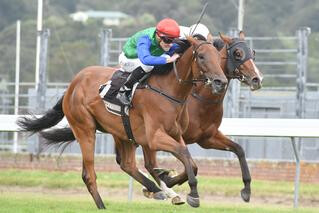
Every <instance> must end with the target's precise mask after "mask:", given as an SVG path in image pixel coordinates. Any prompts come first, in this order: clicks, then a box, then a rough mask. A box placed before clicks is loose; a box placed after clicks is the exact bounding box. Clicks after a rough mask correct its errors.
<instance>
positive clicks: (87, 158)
mask: <svg viewBox="0 0 319 213" xmlns="http://www.w3.org/2000/svg"><path fill="white" fill-rule="evenodd" d="M73 132H74V133H75V135H76V139H77V141H78V142H79V144H80V147H81V151H82V157H83V170H82V179H83V181H84V183H85V185H86V187H87V189H88V191H89V192H90V194H91V195H92V197H93V199H94V201H95V204H96V206H97V207H98V208H99V209H105V206H104V203H103V201H102V199H101V196H100V194H99V192H98V190H97V185H96V174H95V170H94V150H95V149H94V147H95V132H94V131H88V130H87V129H85V130H80V129H78V128H73Z"/></svg>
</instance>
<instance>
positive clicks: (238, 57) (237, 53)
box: [234, 49, 244, 61]
mask: <svg viewBox="0 0 319 213" xmlns="http://www.w3.org/2000/svg"><path fill="white" fill-rule="evenodd" d="M243 56H244V54H243V52H242V51H241V50H239V49H237V50H236V51H235V52H234V58H235V60H237V61H240V60H242V59H243Z"/></svg>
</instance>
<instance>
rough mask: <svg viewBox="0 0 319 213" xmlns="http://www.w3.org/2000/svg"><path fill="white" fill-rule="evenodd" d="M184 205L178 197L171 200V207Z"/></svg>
mask: <svg viewBox="0 0 319 213" xmlns="http://www.w3.org/2000/svg"><path fill="white" fill-rule="evenodd" d="M184 203H185V201H184V200H183V199H182V198H181V197H180V196H178V195H177V196H175V197H173V198H172V204H173V205H182V204H184Z"/></svg>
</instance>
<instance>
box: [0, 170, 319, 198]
mask: <svg viewBox="0 0 319 213" xmlns="http://www.w3.org/2000/svg"><path fill="white" fill-rule="evenodd" d="M97 176H98V179H97V182H98V187H105V188H114V189H115V188H122V189H124V188H127V186H128V181H129V176H128V175H126V174H125V173H117V172H112V173H107V172H98V173H97ZM134 184H135V185H136V187H137V188H139V186H140V184H139V183H137V182H135V183H134ZM0 185H3V186H21V187H43V188H49V189H50V188H52V189H83V188H85V185H84V183H83V181H82V178H81V172H80V171H79V172H76V171H72V172H62V171H46V170H14V169H9V170H0ZM136 187H135V188H136ZM242 187H243V183H242V181H241V179H240V178H233V177H203V176H200V177H198V189H199V193H206V194H210V195H216V194H217V195H219V194H222V195H225V196H237V195H238V193H239V191H240V190H241V188H242ZM251 187H252V194H253V195H254V196H288V197H289V196H290V197H293V191H294V183H293V182H283V181H262V180H253V182H252V184H251ZM174 189H175V190H176V191H186V192H187V191H188V190H189V187H188V185H187V184H184V185H182V186H178V187H175V188H174ZM300 197H301V198H318V197H319V184H315V183H301V184H300Z"/></svg>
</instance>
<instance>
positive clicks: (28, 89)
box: [0, 0, 319, 161]
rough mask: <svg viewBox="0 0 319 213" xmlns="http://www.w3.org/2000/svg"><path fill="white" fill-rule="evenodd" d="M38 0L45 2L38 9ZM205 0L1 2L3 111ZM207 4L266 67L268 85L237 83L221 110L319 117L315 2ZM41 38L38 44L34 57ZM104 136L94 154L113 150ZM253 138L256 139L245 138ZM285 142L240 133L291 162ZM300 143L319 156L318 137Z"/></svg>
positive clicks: (45, 96) (43, 101)
mask: <svg viewBox="0 0 319 213" xmlns="http://www.w3.org/2000/svg"><path fill="white" fill-rule="evenodd" d="M39 2H42V7H38V6H39V4H38V3H39ZM205 3H206V1H194V0H181V1H169V0H163V1H161V2H159V1H155V0H148V1H137V0H122V1H118V0H108V1H105V0H94V1H92V0H68V1H64V0H54V1H53V0H43V1H35V0H0V55H1V58H0V93H1V96H0V113H1V114H14V113H15V114H25V113H28V112H33V113H41V112H44V111H45V110H46V109H48V108H50V107H51V106H52V105H53V104H54V103H55V102H56V100H57V98H58V97H60V96H61V94H62V93H63V91H64V90H65V88H66V87H67V85H68V82H70V81H71V79H72V78H73V76H74V75H75V74H76V73H77V72H79V71H80V70H81V69H82V68H84V67H86V66H89V65H97V64H100V65H108V66H114V65H116V64H117V58H118V55H119V53H120V52H121V49H122V46H123V44H124V43H125V41H126V39H127V37H129V36H130V35H132V34H134V33H135V32H136V31H138V30H140V29H143V28H146V27H150V26H155V25H156V23H157V21H159V20H161V19H162V18H164V17H171V18H174V19H176V20H177V21H178V23H179V24H180V25H184V26H190V25H192V24H194V23H195V22H196V21H197V20H198V17H199V14H200V12H201V10H202V8H203V5H204V4H205ZM208 3H209V4H208V7H207V8H206V12H205V14H204V16H203V19H202V23H204V24H205V25H207V26H208V28H209V29H210V31H211V32H212V34H213V35H214V36H215V37H217V36H218V32H222V33H226V34H229V35H231V36H237V33H238V30H239V29H243V30H244V32H245V34H246V41H247V42H248V44H249V45H250V47H251V48H252V49H254V50H255V51H256V65H257V66H258V68H259V69H260V70H261V72H262V73H263V74H264V81H263V88H262V89H260V90H258V91H255V92H251V91H250V90H249V88H248V87H246V86H244V85H240V83H239V82H238V81H233V83H232V85H231V87H230V89H229V91H228V94H227V97H226V99H225V101H224V104H225V113H224V116H225V117H259V118H297V117H298V118H318V117H319V92H318V91H319V72H318V66H319V60H318V58H319V51H318V39H319V33H318V31H319V23H318V22H317V21H316V20H318V19H319V1H316V0H282V1H278V2H277V1H269V0H259V1H253V0H245V1H242V0H238V1H237V0H211V1H208ZM39 8H41V10H39ZM39 12H41V13H42V16H41V15H39ZM39 17H41V18H40V19H41V21H42V23H41V24H40V26H39ZM37 20H38V22H37ZM18 25H19V27H20V28H19V29H20V30H19V33H18V27H17V26H18ZM18 34H19V35H18ZM17 40H19V44H18V43H17ZM38 41H41V44H42V45H41V48H39V49H38V55H37V42H38ZM17 45H19V52H17V51H18V50H17V48H16V47H17ZM17 58H19V70H18V71H17V60H16V59H17ZM37 63H38V65H37ZM17 72H18V73H19V74H18V73H17ZM17 75H19V79H18V81H17ZM36 88H38V89H36ZM17 90H18V91H17ZM19 137H20V138H21V140H19V146H18V151H22V152H25V151H27V150H28V149H29V151H32V150H33V151H32V152H34V151H35V150H36V149H37V148H36V145H30V144H33V142H32V141H34V139H33V138H31V139H25V137H22V136H19ZM98 137H99V138H98V140H99V141H100V140H101V141H102V142H99V143H97V152H98V153H104V154H110V153H111V154H112V153H113V145H112V142H110V143H109V142H107V141H110V140H111V141H112V138H111V137H109V136H107V135H106V136H105V135H103V136H98ZM100 137H101V138H100ZM0 138H1V143H0V149H2V150H11V149H12V140H14V138H13V134H12V133H7V132H4V133H0ZM30 140H31V142H30ZM249 140H253V141H256V140H257V141H260V143H249ZM287 140H288V141H289V140H290V139H284V138H277V139H269V138H238V140H237V141H238V142H240V143H241V145H242V146H243V147H244V149H245V150H246V153H247V157H248V158H253V159H256V158H257V159H260V158H261V159H279V160H291V159H293V154H292V152H291V147H290V144H289V143H286V141H287ZM303 140H310V139H303ZM28 141H29V142H28ZM34 143H35V142H34ZM266 144H267V146H266ZM278 144H279V145H278ZM300 149H302V155H303V158H304V159H305V160H311V161H313V160H314V161H318V160H319V145H318V143H316V140H314V139H311V141H310V142H309V143H304V145H303V146H302V147H301V148H300ZM191 150H192V153H193V155H195V156H210V157H212V156H213V157H234V156H233V155H232V154H230V153H226V152H219V151H211V150H210V151H207V150H202V149H200V148H199V147H198V146H197V145H194V146H191ZM77 152H78V151H77Z"/></svg>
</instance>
